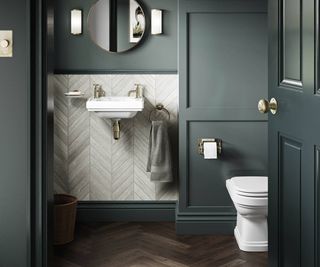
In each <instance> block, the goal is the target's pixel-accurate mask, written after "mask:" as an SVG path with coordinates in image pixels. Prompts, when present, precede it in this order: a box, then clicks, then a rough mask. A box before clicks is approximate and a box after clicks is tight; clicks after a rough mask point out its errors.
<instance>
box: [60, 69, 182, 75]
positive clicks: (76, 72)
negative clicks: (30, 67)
mask: <svg viewBox="0 0 320 267" xmlns="http://www.w3.org/2000/svg"><path fill="white" fill-rule="evenodd" d="M177 73H178V71H177V70H64V69H57V70H55V71H54V74H71V75H84V74H92V75H94V74H177Z"/></svg>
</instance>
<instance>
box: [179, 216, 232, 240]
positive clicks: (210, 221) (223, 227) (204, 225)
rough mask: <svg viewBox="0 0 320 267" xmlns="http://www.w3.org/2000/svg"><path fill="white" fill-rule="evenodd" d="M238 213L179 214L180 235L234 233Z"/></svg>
mask: <svg viewBox="0 0 320 267" xmlns="http://www.w3.org/2000/svg"><path fill="white" fill-rule="evenodd" d="M235 226H236V215H225V216H221V215H214V214H210V215H208V214H206V215H202V214H196V213H193V214H179V213H178V214H177V215H176V232H177V234H178V235H233V231H234V228H235Z"/></svg>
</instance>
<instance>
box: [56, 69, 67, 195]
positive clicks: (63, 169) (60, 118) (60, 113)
mask: <svg viewBox="0 0 320 267" xmlns="http://www.w3.org/2000/svg"><path fill="white" fill-rule="evenodd" d="M68 86H69V76H67V75H58V76H56V77H55V83H54V87H55V88H54V122H55V124H54V187H55V191H56V192H57V193H63V192H68V191H69V187H68V181H67V177H68V164H67V160H68V114H69V113H68V100H67V98H66V97H65V96H64V93H66V92H68Z"/></svg>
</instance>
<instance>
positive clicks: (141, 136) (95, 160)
mask: <svg viewBox="0 0 320 267" xmlns="http://www.w3.org/2000/svg"><path fill="white" fill-rule="evenodd" d="M55 81H56V82H55V83H56V84H55V87H56V89H55V162H54V163H55V191H56V192H66V193H70V194H73V195H75V196H77V197H78V198H79V199H80V200H176V199H177V197H178V196H177V191H178V190H177V183H178V179H177V166H178V165H177V164H178V162H177V155H178V152H177V151H178V150H177V147H176V145H177V133H178V123H177V117H178V77H177V75H56V77H55ZM136 83H139V84H142V85H143V86H144V88H145V91H144V95H145V99H146V102H145V109H144V111H143V112H141V113H139V114H138V115H137V116H136V117H135V118H134V119H132V120H122V121H121V122H120V124H121V138H120V140H119V141H115V140H113V138H112V122H111V121H110V120H104V119H101V118H99V117H97V116H96V115H95V114H94V113H90V112H88V111H87V110H86V107H85V103H86V99H87V98H89V97H91V96H92V91H93V89H92V88H93V84H101V85H102V88H103V90H104V91H105V94H106V95H107V96H108V95H116V96H125V95H127V94H128V91H129V90H132V89H133V88H134V84H136ZM73 90H81V91H82V92H83V93H85V98H83V99H67V98H66V97H65V96H64V95H63V94H64V93H65V92H68V91H73ZM157 103H162V104H164V105H165V107H166V108H167V109H168V110H169V111H170V114H171V120H170V125H169V126H170V127H169V134H170V137H171V143H172V146H173V149H172V150H173V160H174V166H176V169H175V170H174V174H175V176H176V179H175V181H176V182H175V183H172V184H161V183H154V182H150V179H149V174H148V173H147V172H146V163H147V151H148V143H149V133H150V122H149V114H150V111H151V110H153V109H154V106H155V105H156V104H157ZM163 116H166V115H165V114H164V113H161V112H160V113H157V114H156V115H155V118H157V117H163Z"/></svg>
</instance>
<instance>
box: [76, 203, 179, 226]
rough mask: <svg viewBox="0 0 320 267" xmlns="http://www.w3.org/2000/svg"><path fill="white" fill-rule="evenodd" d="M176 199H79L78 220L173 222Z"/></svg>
mask: <svg viewBox="0 0 320 267" xmlns="http://www.w3.org/2000/svg"><path fill="white" fill-rule="evenodd" d="M176 206H177V203H176V201H117V202H114V201H80V202H79V203H78V208H77V220H78V221H79V222H115V221H116V222H119V221H120V222H121V221H131V222H168V221H169V222H174V221H175V212H176Z"/></svg>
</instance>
